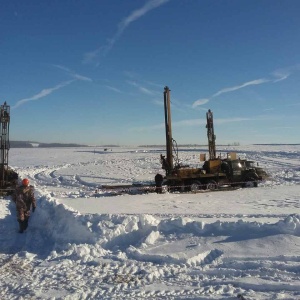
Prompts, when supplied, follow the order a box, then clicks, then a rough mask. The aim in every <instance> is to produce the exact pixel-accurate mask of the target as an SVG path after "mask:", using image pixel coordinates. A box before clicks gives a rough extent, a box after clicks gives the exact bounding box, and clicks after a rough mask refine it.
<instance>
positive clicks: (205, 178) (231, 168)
mask: <svg viewBox="0 0 300 300" xmlns="http://www.w3.org/2000/svg"><path fill="white" fill-rule="evenodd" d="M164 110H165V111H164V112H165V130H166V156H163V155H161V157H160V159H161V163H162V168H163V169H164V170H165V173H166V174H165V177H164V184H165V185H167V186H168V187H169V188H170V189H171V190H179V191H192V192H195V191H198V190H201V189H209V190H213V189H219V188H222V187H226V188H230V187H237V186H242V187H246V186H254V187H256V186H257V184H258V182H259V181H261V180H263V179H265V178H266V176H267V174H266V172H265V171H264V170H263V169H262V168H259V167H258V166H255V163H254V162H253V161H248V160H246V159H237V158H236V153H234V152H232V153H230V154H227V157H226V158H220V157H217V155H216V144H215V140H216V136H215V134H214V124H213V113H212V111H211V110H208V112H207V113H206V121H207V123H206V128H207V138H208V152H209V159H208V160H205V159H204V160H205V161H204V164H203V166H202V168H192V167H188V166H182V165H181V164H180V163H179V159H178V149H177V145H176V142H175V140H174V139H173V138H172V124H171V101H170V89H169V88H168V87H167V86H166V87H165V89H164ZM200 157H202V158H204V157H205V155H200Z"/></svg>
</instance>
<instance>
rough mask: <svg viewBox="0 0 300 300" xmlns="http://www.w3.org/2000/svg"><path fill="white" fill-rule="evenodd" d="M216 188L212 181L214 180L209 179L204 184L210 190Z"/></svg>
mask: <svg viewBox="0 0 300 300" xmlns="http://www.w3.org/2000/svg"><path fill="white" fill-rule="evenodd" d="M217 188H218V184H217V183H216V182H215V181H214V180H211V181H209V182H208V183H207V184H206V189H207V190H211V191H214V190H216V189H217Z"/></svg>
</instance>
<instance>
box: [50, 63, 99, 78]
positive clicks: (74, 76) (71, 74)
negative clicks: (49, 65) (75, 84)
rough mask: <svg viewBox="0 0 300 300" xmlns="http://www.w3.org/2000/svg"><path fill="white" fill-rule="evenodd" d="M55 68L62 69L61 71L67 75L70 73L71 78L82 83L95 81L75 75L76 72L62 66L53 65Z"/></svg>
mask: <svg viewBox="0 0 300 300" xmlns="http://www.w3.org/2000/svg"><path fill="white" fill-rule="evenodd" d="M53 66H54V67H55V68H58V69H61V70H63V71H65V72H66V73H68V74H69V75H70V76H72V77H73V78H75V79H78V80H82V81H90V82H92V81H93V80H92V79H91V78H89V77H86V76H82V75H80V74H77V73H75V72H74V71H72V70H70V69H69V68H67V67H64V66H61V65H53Z"/></svg>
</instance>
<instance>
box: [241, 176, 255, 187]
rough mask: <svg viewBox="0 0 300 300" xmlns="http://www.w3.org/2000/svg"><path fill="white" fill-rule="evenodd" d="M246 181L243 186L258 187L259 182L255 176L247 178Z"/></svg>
mask: <svg viewBox="0 0 300 300" xmlns="http://www.w3.org/2000/svg"><path fill="white" fill-rule="evenodd" d="M245 181H246V182H245V183H244V184H243V187H257V186H258V183H257V181H255V179H254V178H247V179H246V180H245Z"/></svg>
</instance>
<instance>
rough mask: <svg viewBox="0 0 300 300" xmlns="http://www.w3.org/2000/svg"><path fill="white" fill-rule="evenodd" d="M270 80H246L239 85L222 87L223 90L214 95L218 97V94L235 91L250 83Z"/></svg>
mask: <svg viewBox="0 0 300 300" xmlns="http://www.w3.org/2000/svg"><path fill="white" fill-rule="evenodd" d="M269 81H270V80H269V79H256V80H252V81H249V82H245V83H243V84H241V85H237V86H233V87H229V88H225V89H222V90H220V91H218V92H217V93H215V94H213V95H212V97H217V96H220V95H221V94H225V93H229V92H233V91H236V90H239V89H242V88H244V87H246V86H249V85H257V84H262V83H266V82H269Z"/></svg>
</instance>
